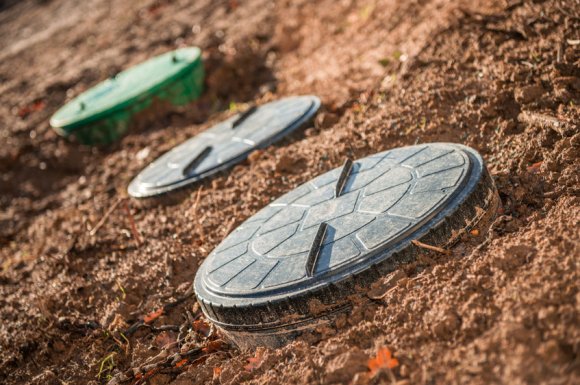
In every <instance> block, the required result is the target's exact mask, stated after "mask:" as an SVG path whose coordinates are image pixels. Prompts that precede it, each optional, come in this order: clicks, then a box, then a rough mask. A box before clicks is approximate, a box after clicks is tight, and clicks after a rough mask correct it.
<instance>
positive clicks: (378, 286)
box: [367, 269, 407, 299]
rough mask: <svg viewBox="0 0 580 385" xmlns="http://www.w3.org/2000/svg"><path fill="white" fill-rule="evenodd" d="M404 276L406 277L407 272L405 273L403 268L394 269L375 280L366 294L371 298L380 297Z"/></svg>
mask: <svg viewBox="0 0 580 385" xmlns="http://www.w3.org/2000/svg"><path fill="white" fill-rule="evenodd" d="M406 277H407V274H406V273H405V271H404V270H402V269H399V270H396V271H394V272H392V273H390V274H389V275H388V276H386V277H384V278H382V279H380V280H378V281H377V282H375V283H374V284H373V285H372V286H371V289H370V290H369V292H368V294H367V295H368V297H369V298H371V299H378V298H382V297H384V296H385V294H386V293H387V291H389V290H390V289H392V288H393V287H395V285H396V284H397V283H398V282H399V281H400V280H401V279H403V278H406Z"/></svg>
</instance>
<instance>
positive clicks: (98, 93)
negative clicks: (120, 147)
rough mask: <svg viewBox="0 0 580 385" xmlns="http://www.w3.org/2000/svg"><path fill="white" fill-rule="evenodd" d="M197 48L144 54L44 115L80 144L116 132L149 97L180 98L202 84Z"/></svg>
mask: <svg viewBox="0 0 580 385" xmlns="http://www.w3.org/2000/svg"><path fill="white" fill-rule="evenodd" d="M203 77H204V71H203V65H202V62H201V51H200V49H199V48H196V47H189V48H180V49H178V50H175V51H171V52H167V53H165V54H162V55H160V56H157V57H154V58H152V59H149V60H147V61H145V62H143V63H141V64H138V65H136V66H134V67H131V68H129V69H127V70H125V71H123V72H120V73H119V74H117V75H115V76H113V77H111V78H109V79H107V80H105V81H103V82H101V83H99V84H97V85H96V86H94V87H93V88H91V89H89V90H87V91H85V92H84V93H82V94H81V95H79V96H77V97H76V98H75V99H73V100H71V101H70V102H69V103H67V104H66V105H64V106H63V107H62V108H61V109H59V110H58V111H57V112H56V113H55V114H54V115H53V116H52V118H51V119H50V124H51V126H52V127H53V128H54V129H55V130H56V131H57V132H58V133H59V134H61V135H64V136H68V135H70V134H74V135H75V136H76V137H77V138H78V139H79V140H80V141H81V142H83V143H86V144H102V143H109V142H112V141H114V140H116V139H118V138H119V137H120V136H122V135H123V134H124V133H125V132H126V130H127V129H128V126H129V123H130V122H131V120H132V118H133V117H134V115H135V114H136V113H138V112H140V111H142V110H144V109H146V108H148V107H151V105H152V104H153V103H154V102H166V103H169V104H172V105H182V104H186V103H188V102H190V101H192V100H194V99H196V98H197V97H198V96H199V95H200V94H201V91H202V87H203Z"/></svg>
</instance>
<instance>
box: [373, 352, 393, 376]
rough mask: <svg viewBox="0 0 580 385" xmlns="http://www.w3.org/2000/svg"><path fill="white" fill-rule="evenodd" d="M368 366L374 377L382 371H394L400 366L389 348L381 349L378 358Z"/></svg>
mask: <svg viewBox="0 0 580 385" xmlns="http://www.w3.org/2000/svg"><path fill="white" fill-rule="evenodd" d="M367 366H368V368H369V370H370V371H371V376H374V374H375V373H376V372H377V371H378V370H380V369H393V368H395V367H397V366H399V360H397V359H396V358H393V356H392V354H391V351H390V350H389V348H387V347H384V348H381V349H379V351H378V352H377V356H376V357H374V358H371V359H370V360H369V362H368V363H367Z"/></svg>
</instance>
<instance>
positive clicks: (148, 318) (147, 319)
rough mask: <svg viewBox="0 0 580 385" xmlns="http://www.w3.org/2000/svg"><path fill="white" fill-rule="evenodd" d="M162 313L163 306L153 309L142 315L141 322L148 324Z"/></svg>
mask: <svg viewBox="0 0 580 385" xmlns="http://www.w3.org/2000/svg"><path fill="white" fill-rule="evenodd" d="M162 314H163V308H161V309H158V310H155V311H154V312H152V313H149V314H147V315H146V316H145V317H143V322H145V323H146V324H150V323H151V322H153V321H155V320H156V319H157V318H159V317H160V316H161V315H162Z"/></svg>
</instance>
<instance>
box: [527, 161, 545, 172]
mask: <svg viewBox="0 0 580 385" xmlns="http://www.w3.org/2000/svg"><path fill="white" fill-rule="evenodd" d="M542 163H543V162H542V161H539V162H536V163H534V164H532V165H531V166H529V167H528V172H531V173H533V174H537V173H538V172H540V167H542Z"/></svg>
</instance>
